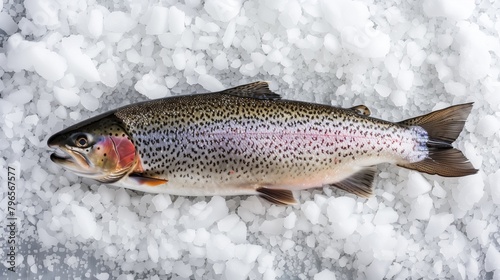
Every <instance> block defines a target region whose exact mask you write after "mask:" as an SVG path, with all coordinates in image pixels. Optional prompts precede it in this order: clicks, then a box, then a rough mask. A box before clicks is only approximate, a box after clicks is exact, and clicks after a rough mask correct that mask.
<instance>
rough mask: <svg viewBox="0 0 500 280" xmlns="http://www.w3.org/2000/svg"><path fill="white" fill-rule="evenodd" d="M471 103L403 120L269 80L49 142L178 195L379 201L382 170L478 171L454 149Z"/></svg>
mask: <svg viewBox="0 0 500 280" xmlns="http://www.w3.org/2000/svg"><path fill="white" fill-rule="evenodd" d="M471 108H472V104H470V103H469V104H462V105H456V106H451V107H449V108H445V109H442V110H439V111H435V112H431V113H429V114H427V115H423V116H419V117H416V118H412V119H408V120H405V121H402V122H397V123H394V122H389V121H385V120H380V119H377V118H373V117H370V116H369V115H370V110H369V109H368V108H367V107H366V106H363V105H358V106H355V107H352V108H349V109H344V108H337V107H332V106H328V105H322V104H313V103H307V102H300V101H290V100H282V99H281V98H280V96H279V95H277V94H275V93H273V92H271V91H270V90H269V88H268V85H267V83H265V82H257V83H252V84H248V85H243V86H240V87H236V88H232V89H228V90H226V91H223V92H217V93H207V94H196V95H189V96H179V97H169V98H164V99H159V100H152V101H147V102H142V103H137V104H132V105H128V106H125V107H122V108H118V109H115V110H113V111H110V112H107V113H104V114H102V115H99V116H96V117H94V118H91V119H89V120H86V121H84V122H81V123H79V124H76V125H73V126H71V127H69V128H67V129H65V130H63V131H61V132H59V133H56V134H55V135H53V136H52V137H50V138H49V140H48V144H49V146H51V147H55V148H59V150H60V151H62V152H63V153H64V155H61V154H60V153H54V154H52V155H51V159H52V160H53V161H54V162H56V163H58V164H60V165H61V166H63V167H65V168H67V169H68V170H71V171H73V172H75V173H77V174H79V175H81V176H85V177H90V178H93V179H96V180H98V181H101V182H104V183H108V184H113V185H116V186H121V187H125V188H130V189H135V190H140V191H145V192H153V193H160V192H165V193H170V194H174V195H189V196H193V195H243V194H259V195H260V196H262V197H264V198H265V199H267V200H269V201H271V202H273V203H277V204H285V205H287V204H293V203H295V199H294V198H293V194H292V192H291V191H292V190H300V189H307V188H312V187H320V186H323V185H326V184H332V185H333V186H335V187H338V188H340V189H343V190H345V191H348V192H351V193H354V194H357V195H360V196H364V197H366V196H369V195H371V194H372V181H373V180H374V174H375V168H374V165H376V164H379V163H383V162H388V163H395V164H398V165H399V166H402V167H405V168H408V169H414V170H418V171H422V172H426V173H429V174H438V175H442V176H448V177H457V176H466V175H470V174H474V173H476V172H477V170H476V169H474V168H473V166H472V165H471V164H470V162H469V161H468V160H467V159H466V158H465V157H464V156H463V154H462V153H461V152H460V151H459V150H457V149H455V148H453V147H452V145H451V144H452V142H454V141H455V139H456V138H457V137H458V135H459V134H460V132H461V130H462V128H463V125H464V123H465V120H466V118H467V116H468V114H469V113H470V110H471Z"/></svg>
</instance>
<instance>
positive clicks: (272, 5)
mask: <svg viewBox="0 0 500 280" xmlns="http://www.w3.org/2000/svg"><path fill="white" fill-rule="evenodd" d="M96 2H102V3H96ZM374 2H376V3H374ZM0 5H1V6H0V10H1V13H0V33H1V34H2V35H1V39H0V40H1V41H0V42H1V43H2V48H1V51H0V75H1V81H0V91H1V99H0V114H1V118H0V123H1V130H0V150H1V151H2V152H1V155H2V156H1V158H0V165H1V166H2V169H1V170H2V171H1V173H0V177H1V179H2V190H3V191H2V192H1V201H0V209H2V210H1V211H0V216H1V218H0V220H1V221H5V217H6V207H7V198H6V195H5V191H4V189H6V180H7V178H6V177H7V171H6V170H7V166H9V165H10V166H18V167H20V172H19V179H18V182H17V183H18V189H17V194H16V195H17V198H16V201H17V202H18V206H17V212H16V215H17V217H18V221H19V222H20V227H21V228H20V230H19V232H18V234H17V239H18V242H20V243H21V248H20V250H18V253H17V264H18V267H17V272H16V273H11V272H9V271H8V270H7V267H8V264H6V263H5V260H6V259H7V257H6V250H1V251H0V259H1V260H2V264H3V265H0V271H1V274H0V275H1V278H2V279H6V278H7V279H18V278H21V279H24V278H30V279H35V278H39V277H42V276H45V277H48V278H52V277H55V276H60V279H83V278H94V279H100V280H105V279H138V278H149V279H165V276H166V275H167V276H172V279H185V278H191V279H214V278H216V279H246V278H250V279H290V278H291V279H314V280H320V279H346V278H366V279H383V278H395V279H406V278H439V279H443V278H453V279H465V278H467V279H500V235H499V218H498V217H499V214H500V207H499V205H500V170H499V166H500V164H499V159H500V143H499V142H500V132H499V131H500V81H499V74H500V61H499V56H500V41H499V33H500V18H499V16H498V15H499V14H500V4H499V2H498V1H493V0H491V1H472V0H454V1H452V0H424V1H406V0H403V1H401V0H392V1H370V0H361V1H352V0H290V1H287V0H276V1H266V0H256V1H246V2H242V1H241V0H205V1H201V0H185V1H181V2H177V1H176V0H166V1H140V0H138V1H133V0H130V1H94V0H87V1H82V0H69V1H48V0H47V1H41V0H40V1H37V0H26V1H24V3H22V1H19V2H18V1H13V0H5V1H3V4H2V2H0ZM2 31H3V32H2ZM258 80H267V81H270V82H271V88H272V89H273V90H275V91H276V92H278V93H280V94H282V95H283V96H284V97H285V98H287V99H295V100H305V101H313V102H319V103H324V104H333V105H338V106H343V107H348V106H353V105H358V104H365V105H367V106H368V107H369V108H370V109H371V110H372V115H374V116H376V117H379V118H383V119H387V120H393V121H398V120H402V119H404V118H407V117H412V116H417V115H420V114H423V113H427V112H430V111H432V110H435V109H440V108H443V107H445V106H448V105H452V104H459V103H464V102H471V101H473V102H475V103H474V109H473V111H472V114H471V116H470V118H469V119H468V121H467V124H466V126H465V129H464V131H463V133H462V134H461V136H460V137H459V139H458V141H457V142H456V143H455V145H456V146H457V147H458V148H460V149H461V150H463V151H464V153H465V154H466V155H467V157H468V158H469V159H470V160H471V161H472V162H473V164H474V166H475V167H476V168H479V169H480V171H479V173H478V174H477V175H474V176H469V177H465V178H441V177H437V176H429V175H422V174H420V173H417V172H413V171H408V170H405V169H402V168H398V167H395V166H389V165H381V166H379V171H380V172H379V173H378V176H377V177H376V179H375V185H376V189H375V196H373V197H372V198H370V199H361V198H357V197H355V196H353V195H349V194H346V193H343V192H341V191H337V190H333V189H331V188H329V187H325V188H322V189H316V190H309V191H302V192H297V193H296V196H297V198H299V200H300V202H301V204H300V205H296V206H292V207H278V206H273V205H270V204H269V203H267V202H265V201H263V200H261V199H259V198H257V197H217V196H216V197H194V198H187V197H175V196H168V195H162V194H159V195H152V194H144V193H138V192H133V191H129V190H125V189H117V188H114V187H110V186H106V185H101V184H98V183H96V182H95V181H92V180H88V179H81V178H79V177H77V176H75V175H74V174H72V173H70V172H65V171H63V169H61V168H60V167H58V166H56V165H55V164H53V163H52V162H51V161H50V160H49V154H50V153H51V151H50V149H49V148H48V147H47V146H46V140H47V138H48V137H49V136H50V135H51V134H52V133H55V132H57V131H58V130H60V129H62V128H63V127H67V126H68V125H70V124H73V123H76V122H78V121H81V120H84V119H86V118H88V117H90V116H93V115H96V114H97V113H100V112H105V111H107V110H108V109H112V108H116V107H118V106H121V105H125V104H129V103H134V102H137V101H142V100H148V99H154V98H161V97H166V96H172V95H179V94H190V93H195V92H206V91H217V90H221V89H224V88H227V87H232V86H237V85H240V84H244V83H248V82H252V81H258ZM2 228H4V225H2ZM4 237H5V238H4ZM0 242H1V246H2V248H3V249H5V248H6V246H7V243H6V234H3V233H2V238H1V239H0ZM45 277H44V279H45ZM52 279H53V278H52ZM56 279H58V278H56Z"/></svg>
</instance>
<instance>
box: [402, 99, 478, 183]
mask: <svg viewBox="0 0 500 280" xmlns="http://www.w3.org/2000/svg"><path fill="white" fill-rule="evenodd" d="M472 104H473V103H466V104H460V105H455V106H451V107H448V108H445V109H442V110H438V111H434V112H431V113H429V114H427V115H423V116H419V117H416V118H411V119H407V120H404V121H402V122H400V124H403V125H408V126H420V127H422V128H423V129H424V130H425V131H426V132H427V135H428V140H427V142H426V146H427V149H428V156H427V157H426V158H425V159H424V160H422V161H418V162H414V163H401V164H399V166H401V167H404V168H408V169H412V170H417V171H420V172H424V173H428V174H431V175H434V174H437V175H440V176H444V177H461V176H467V175H472V174H476V173H477V171H478V170H477V169H475V168H474V166H472V164H471V163H470V161H469V160H468V159H467V158H466V157H465V156H464V154H463V153H462V152H461V151H460V150H457V149H455V148H453V146H452V145H451V144H452V143H453V142H454V141H455V140H456V139H457V138H458V136H459V135H460V132H461V131H462V129H463V128H464V125H465V121H466V120H467V117H468V116H469V114H470V112H471V110H472Z"/></svg>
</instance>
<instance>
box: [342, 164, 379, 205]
mask: <svg viewBox="0 0 500 280" xmlns="http://www.w3.org/2000/svg"><path fill="white" fill-rule="evenodd" d="M375 171H376V169H375V167H374V166H370V167H366V168H364V169H361V170H360V171H358V172H356V173H354V175H352V176H351V177H349V178H346V179H344V180H343V181H340V182H338V183H335V184H333V186H335V187H337V188H339V189H341V190H344V191H346V192H349V193H353V194H355V195H357V196H360V197H365V198H367V197H370V196H371V195H372V194H373V188H372V183H373V179H374V178H375Z"/></svg>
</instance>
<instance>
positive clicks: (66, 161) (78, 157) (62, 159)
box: [50, 145, 96, 177]
mask: <svg viewBox="0 0 500 280" xmlns="http://www.w3.org/2000/svg"><path fill="white" fill-rule="evenodd" d="M51 147H52V148H57V149H56V151H55V152H54V153H52V154H51V155H50V160H52V161H53V162H54V163H55V164H57V165H60V166H61V167H63V168H65V169H68V170H70V171H72V172H74V173H76V174H78V175H80V176H84V177H93V176H94V175H96V172H92V170H91V169H92V165H91V163H90V162H89V160H88V159H87V157H85V156H84V155H83V154H81V153H80V152H78V151H75V150H72V149H71V148H68V147H63V146H55V145H54V146H51Z"/></svg>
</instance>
